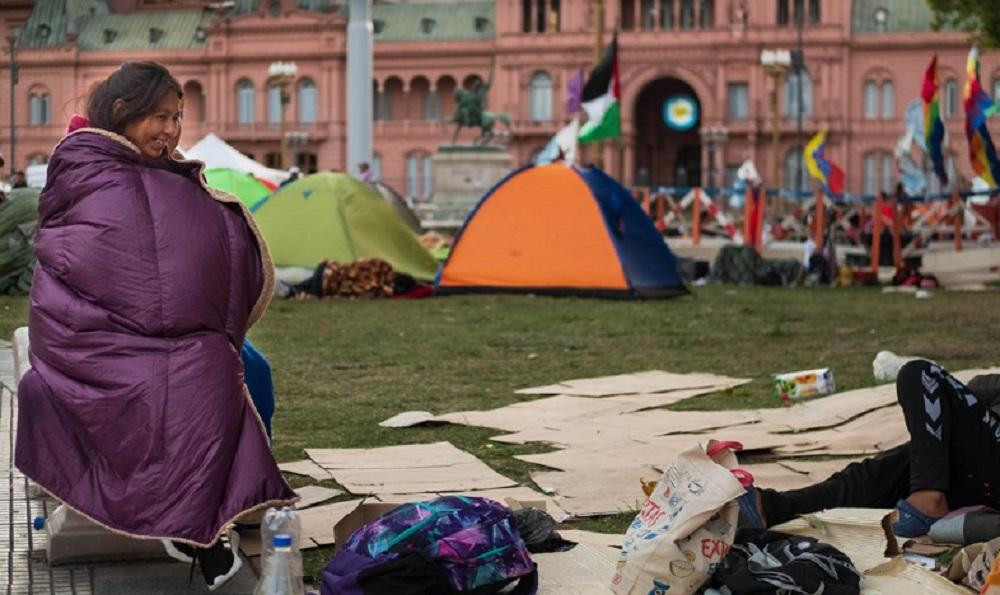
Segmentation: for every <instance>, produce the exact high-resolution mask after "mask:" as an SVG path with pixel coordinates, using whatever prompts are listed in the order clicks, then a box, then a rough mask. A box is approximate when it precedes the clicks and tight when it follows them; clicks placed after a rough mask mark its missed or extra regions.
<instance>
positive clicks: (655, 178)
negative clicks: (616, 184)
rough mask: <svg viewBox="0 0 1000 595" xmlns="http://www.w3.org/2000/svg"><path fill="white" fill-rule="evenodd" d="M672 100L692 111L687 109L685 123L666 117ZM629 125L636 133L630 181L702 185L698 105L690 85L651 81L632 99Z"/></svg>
mask: <svg viewBox="0 0 1000 595" xmlns="http://www.w3.org/2000/svg"><path fill="white" fill-rule="evenodd" d="M672 101H673V102H675V104H677V103H679V104H680V105H684V106H691V108H692V109H690V110H686V111H687V117H688V118H689V120H688V121H687V122H685V121H684V120H683V118H682V119H680V120H678V119H677V118H676V117H674V118H668V117H667V106H668V102H672ZM675 116H676V112H675ZM668 120H669V121H670V123H668ZM632 122H633V129H634V130H635V134H634V139H635V171H634V172H633V176H634V177H633V178H632V179H634V180H635V181H636V184H638V185H642V186H682V187H688V186H699V185H701V137H700V136H699V130H700V128H701V102H700V101H699V99H698V94H697V93H695V90H694V89H693V88H692V87H691V85H689V84H687V83H686V82H684V81H683V80H681V79H677V78H673V77H665V78H659V79H656V80H653V81H650V82H649V83H647V84H646V86H645V87H643V89H642V91H640V92H639V96H638V97H637V98H636V100H635V112H634V117H633V119H632Z"/></svg>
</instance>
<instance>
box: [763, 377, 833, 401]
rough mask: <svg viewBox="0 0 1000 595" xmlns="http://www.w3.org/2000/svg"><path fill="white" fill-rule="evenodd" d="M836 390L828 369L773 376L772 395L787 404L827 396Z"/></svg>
mask: <svg viewBox="0 0 1000 595" xmlns="http://www.w3.org/2000/svg"><path fill="white" fill-rule="evenodd" d="M835 390H836V385H835V384H834V382H833V371H832V370H830V368H820V369H818V370H801V371H799V372H788V373H787V374H775V375H774V394H775V395H777V396H778V397H780V398H781V400H782V402H784V403H785V404H788V402H789V400H790V399H800V398H802V397H811V396H814V395H828V394H830V393H832V392H834V391H835Z"/></svg>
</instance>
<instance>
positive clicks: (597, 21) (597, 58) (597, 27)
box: [593, 0, 604, 169]
mask: <svg viewBox="0 0 1000 595" xmlns="http://www.w3.org/2000/svg"><path fill="white" fill-rule="evenodd" d="M593 1H594V66H595V67H596V66H597V65H598V64H600V63H601V54H602V53H603V52H604V0H593ZM596 147H597V154H596V155H594V159H593V162H594V165H596V166H597V167H599V168H600V169H604V141H597V143H596Z"/></svg>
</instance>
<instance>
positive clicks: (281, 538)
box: [273, 535, 292, 547]
mask: <svg viewBox="0 0 1000 595" xmlns="http://www.w3.org/2000/svg"><path fill="white" fill-rule="evenodd" d="M273 543H274V547H292V536H291V535H275V536H274V539H273Z"/></svg>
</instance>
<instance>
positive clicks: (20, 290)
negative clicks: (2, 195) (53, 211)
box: [0, 188, 39, 295]
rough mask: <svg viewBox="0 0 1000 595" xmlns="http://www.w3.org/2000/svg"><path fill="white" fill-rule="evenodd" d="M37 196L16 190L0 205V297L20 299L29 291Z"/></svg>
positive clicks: (31, 190) (35, 192)
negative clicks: (11, 296) (16, 297)
mask: <svg viewBox="0 0 1000 595" xmlns="http://www.w3.org/2000/svg"><path fill="white" fill-rule="evenodd" d="M38 194H39V190H38V189H37V188H16V189H14V190H11V191H10V192H9V193H8V194H7V199H6V200H4V201H3V202H0V293H3V294H10V295H21V294H25V293H28V290H29V289H31V275H32V273H33V272H34V269H35V251H34V242H35V232H36V231H37V230H38Z"/></svg>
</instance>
